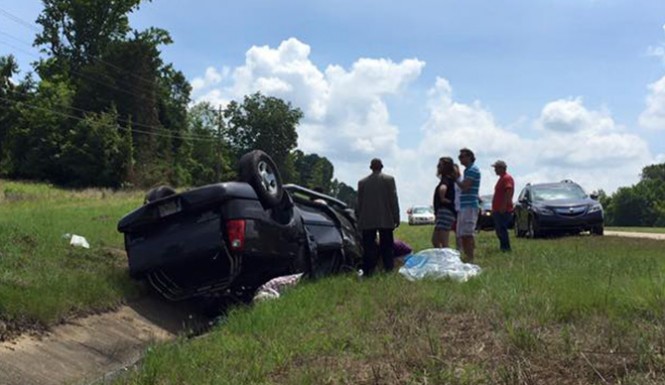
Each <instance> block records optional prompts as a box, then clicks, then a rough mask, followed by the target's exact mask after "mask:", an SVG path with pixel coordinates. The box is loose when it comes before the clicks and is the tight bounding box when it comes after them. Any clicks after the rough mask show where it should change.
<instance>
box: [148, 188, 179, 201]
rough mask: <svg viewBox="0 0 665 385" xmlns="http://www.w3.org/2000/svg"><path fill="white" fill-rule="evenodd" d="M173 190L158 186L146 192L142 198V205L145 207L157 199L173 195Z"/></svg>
mask: <svg viewBox="0 0 665 385" xmlns="http://www.w3.org/2000/svg"><path fill="white" fill-rule="evenodd" d="M175 193H176V192H175V190H174V189H173V187H170V186H159V187H155V188H152V189H150V190H148V192H147V193H146V194H145V197H144V198H143V204H144V205H147V204H148V203H150V202H153V201H156V200H158V199H162V198H166V197H167V196H169V195H173V194H175Z"/></svg>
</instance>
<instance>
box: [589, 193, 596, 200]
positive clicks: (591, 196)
mask: <svg viewBox="0 0 665 385" xmlns="http://www.w3.org/2000/svg"><path fill="white" fill-rule="evenodd" d="M589 198H591V199H593V200H595V201H597V200H598V194H589Z"/></svg>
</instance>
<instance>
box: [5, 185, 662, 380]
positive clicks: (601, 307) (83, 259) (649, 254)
mask: <svg viewBox="0 0 665 385" xmlns="http://www.w3.org/2000/svg"><path fill="white" fill-rule="evenodd" d="M0 192H1V193H2V201H0V320H2V321H3V322H4V323H5V324H8V325H9V327H10V328H11V327H12V325H13V324H16V323H18V324H21V323H38V324H43V325H49V324H52V323H53V322H57V321H58V320H59V319H61V318H63V317H67V316H69V315H72V314H76V313H79V312H89V311H92V310H95V309H99V310H101V309H106V308H109V307H112V306H114V305H116V304H118V303H119V302H121V301H122V300H123V298H127V297H130V296H133V295H137V291H138V290H139V289H138V288H137V286H136V285H134V284H133V283H132V282H130V281H129V280H128V278H127V276H126V265H125V263H126V261H125V259H124V256H123V255H122V238H121V237H120V234H118V233H117V232H116V230H115V226H116V223H117V220H118V219H119V218H120V216H122V215H123V214H124V213H126V212H127V211H129V210H131V209H132V208H134V207H136V206H137V205H138V204H140V201H141V196H140V194H134V195H124V194H110V193H102V192H96V191H95V192H88V191H82V192H66V191H60V190H55V189H52V188H49V187H46V186H43V185H25V184H15V183H5V182H3V183H2V184H1V189H0ZM65 233H73V234H79V235H83V236H85V237H86V238H87V239H88V240H89V242H90V244H91V249H89V250H85V249H77V248H72V247H70V246H69V245H68V242H67V240H65V239H63V238H62V235H63V234H65ZM430 234H431V227H429V226H422V227H411V226H407V225H403V226H401V227H400V228H399V230H398V233H397V236H398V237H400V238H401V239H403V240H405V241H407V242H408V243H410V244H411V245H412V246H414V247H415V248H416V249H423V248H426V247H428V245H429V238H430ZM513 242H514V252H513V253H511V254H501V253H498V252H497V251H496V249H497V245H496V240H495V239H494V236H493V234H492V233H491V232H484V233H482V234H481V235H480V236H479V238H478V244H479V245H478V258H477V261H476V262H477V263H478V264H479V265H480V266H481V267H483V269H484V272H483V273H482V274H481V275H480V276H479V277H477V278H475V279H473V280H471V281H469V282H466V283H457V282H452V281H446V280H444V281H423V282H408V281H406V280H405V279H403V278H402V277H401V276H399V275H397V274H392V275H387V276H378V277H376V278H372V279H369V280H363V281H360V280H358V278H357V277H356V276H354V275H348V276H340V277H333V278H329V279H324V280H320V281H318V282H313V283H303V284H301V285H299V286H298V287H296V288H294V289H293V290H291V291H290V292H289V293H288V294H287V295H285V296H283V297H282V298H280V299H279V300H273V301H267V302H263V303H260V304H258V305H256V306H253V307H252V308H239V309H236V310H234V311H232V312H231V314H230V315H229V317H228V318H227V319H226V320H225V322H224V323H223V324H221V325H219V326H218V327H216V328H215V329H214V330H213V331H212V332H211V333H209V334H207V335H205V336H203V337H202V338H198V339H195V340H187V339H181V340H178V341H176V342H174V343H169V344H165V345H160V346H155V347H154V348H153V349H151V350H150V351H149V352H147V355H146V357H145V359H144V361H143V362H142V365H141V366H140V367H139V368H138V369H137V370H136V371H133V372H131V373H130V374H129V375H128V376H127V377H125V378H123V379H121V380H120V382H121V383H126V384H155V383H159V384H184V383H187V384H199V383H212V384H249V383H253V384H259V383H260V384H268V383H277V384H322V383H325V384H350V383H352V384H398V383H400V384H402V383H403V384H424V383H451V384H484V383H499V384H515V383H552V384H566V383H623V384H649V383H654V384H655V383H662V381H663V378H665V274H664V273H663V272H664V271H665V258H664V257H665V252H664V251H663V250H664V248H663V243H662V241H651V240H644V239H640V240H631V239H623V238H614V237H590V236H580V237H567V238H558V239H544V240H523V239H519V240H514V239H513Z"/></svg>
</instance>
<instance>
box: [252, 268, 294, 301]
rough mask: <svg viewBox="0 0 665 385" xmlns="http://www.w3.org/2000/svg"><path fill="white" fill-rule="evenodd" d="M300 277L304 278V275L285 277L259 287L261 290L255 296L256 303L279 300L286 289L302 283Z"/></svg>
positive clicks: (274, 279)
mask: <svg viewBox="0 0 665 385" xmlns="http://www.w3.org/2000/svg"><path fill="white" fill-rule="evenodd" d="M300 277H302V273H300V274H292V275H285V276H282V277H277V278H273V279H271V280H270V281H268V282H266V283H264V284H263V285H262V286H261V287H259V289H258V290H257V291H256V294H255V295H254V301H262V300H265V299H273V298H279V296H280V295H281V294H282V293H283V292H284V289H286V288H288V287H292V286H295V285H297V284H298V282H299V281H300Z"/></svg>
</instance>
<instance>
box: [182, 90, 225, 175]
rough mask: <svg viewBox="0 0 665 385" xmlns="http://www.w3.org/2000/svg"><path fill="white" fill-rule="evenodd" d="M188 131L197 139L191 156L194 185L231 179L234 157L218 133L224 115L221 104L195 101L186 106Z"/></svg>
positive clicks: (222, 125) (222, 123)
mask: <svg viewBox="0 0 665 385" xmlns="http://www.w3.org/2000/svg"><path fill="white" fill-rule="evenodd" d="M188 125H189V132H190V134H191V135H192V136H193V137H195V138H196V139H197V141H196V142H195V145H194V148H193V151H192V159H193V162H194V163H193V169H192V179H193V180H194V183H195V184H197V185H201V184H207V183H215V182H220V181H224V180H231V179H235V177H236V174H235V173H236V171H235V170H234V168H233V166H234V164H235V161H234V159H233V158H232V156H231V154H230V150H229V148H228V146H227V145H226V143H225V142H224V139H223V137H222V133H223V131H224V127H225V124H224V119H223V115H222V111H221V108H218V109H215V108H214V107H213V106H212V105H211V104H210V103H208V102H202V103H198V104H195V105H194V106H192V107H191V108H190V110H189V124H188Z"/></svg>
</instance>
